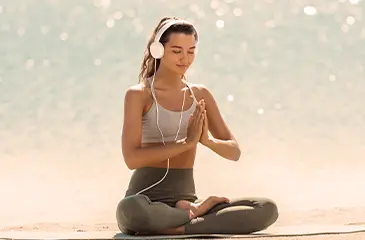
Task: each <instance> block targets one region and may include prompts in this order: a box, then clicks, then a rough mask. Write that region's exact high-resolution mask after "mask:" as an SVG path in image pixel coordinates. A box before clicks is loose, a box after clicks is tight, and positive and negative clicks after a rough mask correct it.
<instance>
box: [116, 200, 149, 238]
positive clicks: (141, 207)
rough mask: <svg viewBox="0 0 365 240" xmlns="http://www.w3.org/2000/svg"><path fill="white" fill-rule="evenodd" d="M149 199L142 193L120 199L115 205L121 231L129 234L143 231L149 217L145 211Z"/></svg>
mask: <svg viewBox="0 0 365 240" xmlns="http://www.w3.org/2000/svg"><path fill="white" fill-rule="evenodd" d="M148 204H149V199H148V198H147V197H146V196H144V195H138V196H129V197H126V198H124V199H122V200H121V201H120V202H119V203H118V206H117V210H116V218H117V223H118V227H119V229H120V231H121V232H123V233H126V234H131V233H133V232H139V231H143V229H141V228H143V226H147V225H148V223H149V221H150V219H149V215H148V214H147V213H146V205H148Z"/></svg>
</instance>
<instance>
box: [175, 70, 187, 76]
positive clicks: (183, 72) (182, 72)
mask: <svg viewBox="0 0 365 240" xmlns="http://www.w3.org/2000/svg"><path fill="white" fill-rule="evenodd" d="M187 70H188V69H187V68H183V69H182V68H177V69H175V71H174V72H176V74H179V75H184V74H185V73H186V71H187Z"/></svg>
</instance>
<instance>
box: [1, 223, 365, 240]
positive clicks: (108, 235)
mask: <svg viewBox="0 0 365 240" xmlns="http://www.w3.org/2000/svg"><path fill="white" fill-rule="evenodd" d="M356 232H365V225H355V224H353V225H294V226H277V227H275V226H272V227H271V228H269V229H267V230H266V231H261V232H257V233H253V234H246V235H230V234H194V235H176V236H175V235H164V236H129V235H124V234H122V233H118V232H107V231H102V232H20V231H9V232H0V239H5V240H9V239H15V240H18V239H19V240H20V239H23V240H30V239H39V240H42V239H54V240H58V239H59V240H66V239H68V240H73V239H75V240H76V239H144V240H145V239H186V238H254V237H289V236H309V235H320V234H340V233H356Z"/></svg>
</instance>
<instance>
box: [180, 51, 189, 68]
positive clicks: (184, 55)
mask: <svg viewBox="0 0 365 240" xmlns="http://www.w3.org/2000/svg"><path fill="white" fill-rule="evenodd" d="M180 62H181V64H184V65H187V64H188V63H189V57H188V53H187V52H185V51H183V52H182V54H181V58H180Z"/></svg>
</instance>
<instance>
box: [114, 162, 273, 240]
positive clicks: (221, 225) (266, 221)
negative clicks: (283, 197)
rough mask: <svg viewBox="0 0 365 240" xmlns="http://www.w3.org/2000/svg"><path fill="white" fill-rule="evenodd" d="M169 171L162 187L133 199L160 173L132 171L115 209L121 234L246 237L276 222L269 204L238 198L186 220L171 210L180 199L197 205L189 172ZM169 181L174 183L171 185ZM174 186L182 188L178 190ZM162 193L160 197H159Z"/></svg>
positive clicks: (180, 213) (267, 202)
mask: <svg viewBox="0 0 365 240" xmlns="http://www.w3.org/2000/svg"><path fill="white" fill-rule="evenodd" d="M170 171H171V169H170ZM170 171H169V174H170V177H166V179H165V180H164V181H166V182H165V183H164V182H162V183H161V185H157V186H156V187H155V189H154V190H151V191H146V192H145V193H142V194H140V195H135V192H136V191H138V190H140V189H143V188H145V185H150V184H151V183H150V181H149V180H151V178H157V179H158V175H160V174H162V175H163V174H164V172H163V170H161V169H154V168H146V169H141V170H139V171H135V173H134V175H133V176H132V179H131V182H130V185H129V188H128V191H127V194H126V196H125V198H124V199H122V200H121V201H120V202H119V204H118V206H117V212H116V217H117V222H118V226H119V229H120V230H121V231H122V232H123V233H125V234H131V235H134V234H136V233H139V232H143V233H146V232H147V233H149V232H150V233H155V232H157V231H159V230H163V229H168V228H175V227H180V226H184V227H185V234H206V233H210V234H214V233H218V234H248V233H253V232H257V231H261V230H264V229H266V228H267V227H269V226H270V225H272V224H273V223H274V222H275V221H276V220H277V218H278V209H277V206H276V204H275V203H274V202H273V201H272V200H270V199H267V198H240V199H231V202H230V203H220V204H218V205H216V206H214V207H213V208H211V209H210V210H209V211H208V212H207V213H206V214H205V215H204V216H201V217H198V218H195V219H193V220H190V219H189V217H188V214H187V212H186V211H185V210H182V209H178V208H175V207H173V206H174V203H175V202H176V201H178V200H182V199H184V200H188V201H191V202H196V201H199V200H198V199H197V198H196V196H195V187H194V184H193V180H192V179H193V178H192V169H173V171H171V172H170ZM150 173H153V175H151V174H150ZM157 173H159V174H157ZM155 175H157V177H156V176H155ZM148 176H154V177H150V178H149V177H148ZM167 176H169V175H167ZM140 177H143V178H140ZM142 179H143V181H142ZM137 180H138V181H137ZM172 180H175V181H174V183H173V182H171V181H172ZM184 180H186V181H184ZM146 182H147V183H146ZM153 182H155V181H153ZM148 183H149V184H148ZM176 183H178V184H177V185H183V186H181V187H180V188H179V186H176ZM186 183H188V184H186ZM189 183H190V184H189ZM168 186H173V187H172V188H169V187H168ZM176 187H178V188H177V189H176ZM189 190H190V191H191V192H190V195H189ZM162 193H163V197H161V196H160V197H159V194H160V195H161V194H162ZM189 196H190V197H189ZM156 199H158V200H156ZM161 199H163V200H161Z"/></svg>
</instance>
